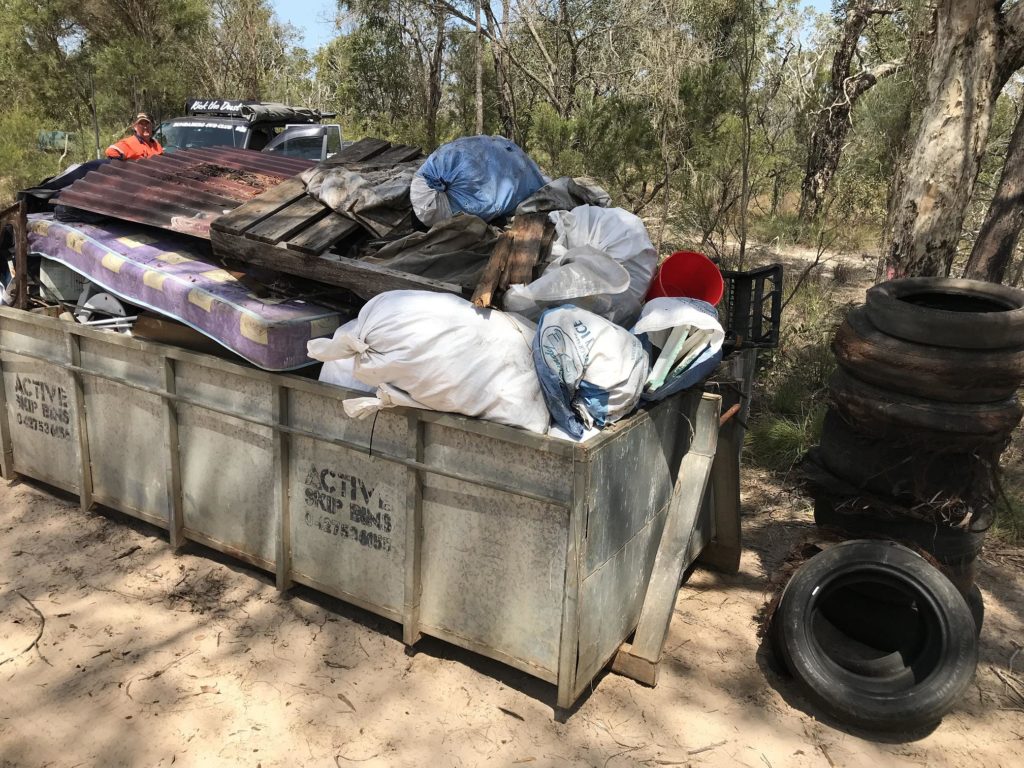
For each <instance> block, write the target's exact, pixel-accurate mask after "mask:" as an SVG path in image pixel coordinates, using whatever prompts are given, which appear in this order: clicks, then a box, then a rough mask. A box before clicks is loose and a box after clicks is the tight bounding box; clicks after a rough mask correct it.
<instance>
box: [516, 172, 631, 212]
mask: <svg viewBox="0 0 1024 768" xmlns="http://www.w3.org/2000/svg"><path fill="white" fill-rule="evenodd" d="M611 204H612V198H611V195H609V194H608V193H607V192H605V191H604V190H603V189H601V187H599V186H597V184H596V183H595V182H594V180H593V179H588V178H579V179H574V178H572V177H570V176H562V177H560V178H557V179H555V180H554V181H549V182H548V183H547V184H545V185H544V186H543V187H541V188H540V189H538V190H537V191H536V192H534V193H533V194H532V195H530V196H529V197H528V198H526V199H525V200H523V202H521V203H520V204H519V207H518V208H516V216H519V215H521V214H524V213H550V212H551V211H571V210H572V209H573V208H579V207H580V206H581V205H597V206H600V207H601V208H607V207H608V206H609V205H611Z"/></svg>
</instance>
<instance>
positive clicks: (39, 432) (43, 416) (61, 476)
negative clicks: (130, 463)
mask: <svg viewBox="0 0 1024 768" xmlns="http://www.w3.org/2000/svg"><path fill="white" fill-rule="evenodd" d="M58 356H59V353H58ZM0 366H2V368H3V387H4V393H5V400H6V401H7V419H8V425H9V436H10V443H11V454H12V462H11V464H12V467H11V468H12V469H13V471H14V472H17V473H20V474H23V475H26V476H28V477H32V478H35V479H37V480H42V481H43V482H46V483H50V484H51V485H55V486H57V487H58V488H63V489H65V490H67V491H70V492H72V493H78V492H79V489H80V488H81V465H80V463H79V456H78V423H79V422H78V408H77V406H76V403H75V398H74V395H73V392H74V382H73V380H72V377H71V375H70V374H69V373H68V372H67V371H66V370H65V369H63V368H61V367H59V366H57V365H52V364H49V363H44V362H41V361H39V360H32V359H29V358H25V357H15V356H9V355H7V354H6V353H5V354H4V356H3V359H2V362H0Z"/></svg>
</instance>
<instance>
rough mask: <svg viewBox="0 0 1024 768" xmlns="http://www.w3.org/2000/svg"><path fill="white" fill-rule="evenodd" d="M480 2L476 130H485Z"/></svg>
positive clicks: (477, 13)
mask: <svg viewBox="0 0 1024 768" xmlns="http://www.w3.org/2000/svg"><path fill="white" fill-rule="evenodd" d="M480 3H481V0H476V132H477V135H479V134H481V133H483V132H484V36H483V32H482V30H481V28H480Z"/></svg>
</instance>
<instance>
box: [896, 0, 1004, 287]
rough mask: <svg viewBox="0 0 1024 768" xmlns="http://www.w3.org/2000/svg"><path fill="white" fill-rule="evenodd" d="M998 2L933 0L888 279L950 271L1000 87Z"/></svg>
mask: <svg viewBox="0 0 1024 768" xmlns="http://www.w3.org/2000/svg"><path fill="white" fill-rule="evenodd" d="M1000 5H1001V4H1000V3H996V2H993V1H992V0H940V2H939V3H938V6H937V8H936V15H937V23H936V28H935V29H936V31H935V38H934V43H933V47H932V56H931V66H930V71H929V75H928V99H927V103H926V105H925V108H924V112H923V114H922V116H921V124H920V127H919V128H918V131H917V137H916V139H915V142H914V146H913V149H912V151H911V155H910V158H909V160H908V162H907V164H906V166H905V168H904V169H903V173H902V174H901V185H900V188H899V189H898V190H897V192H896V194H895V195H894V206H893V210H892V211H891V229H890V230H889V232H888V233H887V234H888V242H887V246H886V248H885V262H886V265H885V266H886V275H887V276H889V277H893V276H903V275H947V274H949V270H950V267H951V265H952V262H953V258H954V256H955V255H956V247H957V242H958V241H959V239H960V231H961V229H962V228H963V221H964V215H965V212H966V209H967V204H968V203H969V202H970V199H971V194H972V193H973V191H974V185H975V182H976V181H977V178H978V171H979V169H980V168H981V160H982V156H983V154H984V152H985V144H986V142H987V140H988V132H989V127H990V126H991V122H992V108H993V105H994V103H995V100H996V97H997V96H998V94H999V90H1000V89H1001V88H1002V84H1003V83H1005V80H1002V82H1000V80H1001V79H1002V77H1001V71H1002V70H1003V66H1002V64H1003V62H1001V60H1000V47H1001V45H1003V44H1004V39H1003V38H1004V34H1005V33H1006V31H1007V30H1005V29H1004V28H1003V27H1004V26H1005V25H1003V24H1002V22H1003V14H1002V13H1001V8H1000ZM1018 8H1020V6H1017V7H1014V8H1013V11H1017V10H1018ZM1013 42H1014V41H1010V43H1011V47H1012V43H1013Z"/></svg>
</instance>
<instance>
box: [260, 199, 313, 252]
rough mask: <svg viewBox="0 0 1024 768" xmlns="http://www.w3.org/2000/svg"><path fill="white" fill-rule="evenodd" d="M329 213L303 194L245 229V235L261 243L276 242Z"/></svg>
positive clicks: (285, 238)
mask: <svg viewBox="0 0 1024 768" xmlns="http://www.w3.org/2000/svg"><path fill="white" fill-rule="evenodd" d="M328 213H330V208H328V207H327V206H325V205H324V204H323V203H321V202H320V201H319V200H316V199H314V198H312V197H310V196H309V195H303V196H302V197H300V198H299V199H298V200H296V201H295V202H294V203H292V204H291V205H289V206H287V207H285V208H282V209H281V210H279V211H277V212H276V213H274V214H273V215H272V216H270V217H269V218H266V219H264V220H263V221H261V222H260V223H259V224H256V225H254V226H253V227H251V228H249V229H247V230H246V231H245V236H246V237H251V238H253V239H255V240H259V241H260V242H262V243H271V244H273V243H277V242H280V241H281V240H287V239H288V238H290V237H291V236H292V235H295V234H298V233H299V232H301V231H302V230H304V229H305V228H306V227H307V226H309V225H310V224H314V223H316V222H317V221H319V220H320V219H322V218H323V217H324V216H326V215H327V214H328Z"/></svg>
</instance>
